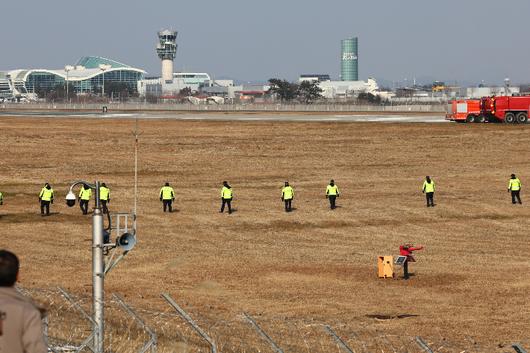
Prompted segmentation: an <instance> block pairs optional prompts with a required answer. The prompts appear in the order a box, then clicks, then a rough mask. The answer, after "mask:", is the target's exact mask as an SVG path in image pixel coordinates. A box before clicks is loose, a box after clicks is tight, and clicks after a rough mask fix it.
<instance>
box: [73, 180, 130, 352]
mask: <svg viewBox="0 0 530 353" xmlns="http://www.w3.org/2000/svg"><path fill="white" fill-rule="evenodd" d="M78 185H84V186H85V187H87V186H88V187H89V188H91V189H93V190H94V192H95V195H96V197H95V207H94V213H93V215H92V299H93V329H92V331H93V345H92V348H93V349H92V351H93V352H94V353H103V352H104V344H103V343H104V322H105V321H104V311H105V301H104V300H105V298H104V296H105V292H104V282H105V275H106V274H107V273H108V272H109V271H110V270H111V269H112V268H114V266H116V265H117V264H118V262H119V261H121V260H122V259H123V257H124V256H125V255H126V254H127V253H128V252H129V251H130V250H132V249H133V248H134V246H135V244H136V209H135V211H134V213H133V214H132V215H130V214H128V213H117V214H115V215H114V216H115V225H113V223H112V215H111V214H110V213H109V214H108V215H107V217H108V226H107V227H106V228H104V222H103V212H102V210H101V202H100V199H99V187H100V182H99V181H96V182H95V183H94V184H91V183H88V182H86V181H82V180H80V181H76V182H74V183H73V184H72V185H71V186H70V190H69V191H68V193H67V195H66V205H67V206H68V207H73V206H74V205H75V201H76V196H75V194H74V192H73V189H74V187H76V186H78ZM129 220H131V221H132V227H129V223H131V222H129ZM112 231H115V233H116V234H117V236H116V241H115V242H114V243H112V242H110V238H111V233H112ZM110 250H113V251H112V254H111V256H110V258H109V259H108V260H107V261H105V255H109V252H110ZM117 251H121V252H122V254H121V255H119V256H118V257H117V258H115V255H116V252H117Z"/></svg>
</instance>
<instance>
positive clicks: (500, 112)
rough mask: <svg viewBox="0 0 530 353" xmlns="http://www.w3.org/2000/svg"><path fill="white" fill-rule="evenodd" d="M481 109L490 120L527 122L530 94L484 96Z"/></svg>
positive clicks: (513, 122) (508, 122)
mask: <svg viewBox="0 0 530 353" xmlns="http://www.w3.org/2000/svg"><path fill="white" fill-rule="evenodd" d="M480 111H481V114H482V115H483V116H484V117H486V119H488V120H490V121H498V122H505V123H507V124H516V123H517V124H525V123H526V122H528V112H529V111H530V96H499V97H484V98H482V99H481V100H480Z"/></svg>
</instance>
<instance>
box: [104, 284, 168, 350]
mask: <svg viewBox="0 0 530 353" xmlns="http://www.w3.org/2000/svg"><path fill="white" fill-rule="evenodd" d="M112 297H113V298H114V300H116V301H117V302H118V304H119V305H120V306H121V307H122V308H123V310H124V311H125V312H126V313H127V314H129V315H130V316H131V317H132V318H133V319H134V320H135V321H136V322H137V323H138V325H140V327H141V328H142V329H143V330H145V332H147V334H148V335H149V336H150V339H149V341H147V342H146V343H145V344H144V346H143V347H142V348H141V349H140V351H139V352H140V353H145V352H147V351H148V350H149V349H151V353H156V348H157V342H158V340H157V337H156V333H155V332H154V331H153V330H152V329H151V328H150V327H149V326H147V325H146V324H145V322H144V321H143V320H142V319H141V318H140V316H138V314H136V312H135V311H134V310H133V309H132V308H131V307H130V306H129V305H127V304H126V303H125V301H124V300H123V299H122V298H121V297H120V296H119V295H117V294H115V293H113V294H112Z"/></svg>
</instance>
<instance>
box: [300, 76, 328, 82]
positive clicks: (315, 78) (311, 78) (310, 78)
mask: <svg viewBox="0 0 530 353" xmlns="http://www.w3.org/2000/svg"><path fill="white" fill-rule="evenodd" d="M303 81H311V82H314V81H317V82H321V81H331V78H330V77H329V75H328V74H302V75H300V77H299V78H298V82H303Z"/></svg>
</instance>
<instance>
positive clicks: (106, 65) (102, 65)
mask: <svg viewBox="0 0 530 353" xmlns="http://www.w3.org/2000/svg"><path fill="white" fill-rule="evenodd" d="M111 67H112V66H110V65H108V64H100V65H99V69H100V70H101V72H103V75H102V76H103V87H102V89H101V97H105V71H107V70H108V69H110V68H111Z"/></svg>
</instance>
